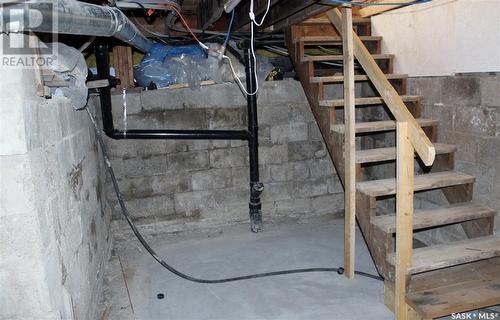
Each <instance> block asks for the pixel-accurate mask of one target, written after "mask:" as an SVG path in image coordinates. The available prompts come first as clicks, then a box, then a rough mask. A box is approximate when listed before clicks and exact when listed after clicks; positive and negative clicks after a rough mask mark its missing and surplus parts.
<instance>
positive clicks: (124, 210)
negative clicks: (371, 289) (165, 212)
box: [85, 108, 384, 283]
mask: <svg viewBox="0 0 500 320" xmlns="http://www.w3.org/2000/svg"><path fill="white" fill-rule="evenodd" d="M85 110H86V111H87V113H88V115H89V118H90V121H91V122H92V124H93V126H94V130H95V133H96V137H97V140H98V141H99V145H100V146H101V151H102V157H103V159H104V162H105V164H106V168H107V170H108V172H109V175H110V176H111V181H112V182H113V187H114V189H115V193H116V197H117V198H118V202H119V203H120V208H121V210H122V213H123V216H124V217H125V220H127V223H128V225H129V226H130V228H131V229H132V232H134V234H135V236H136V237H137V239H138V240H139V242H140V243H141V244H142V245H143V246H144V248H145V249H146V250H147V251H148V252H149V254H150V255H151V256H152V257H153V258H154V259H155V260H156V261H158V263H159V264H161V265H162V266H163V267H164V268H165V269H167V270H168V271H170V272H172V273H173V274H175V275H176V276H178V277H181V278H183V279H186V280H188V281H192V282H197V283H226V282H233V281H240V280H250V279H256V278H264V277H272V276H279V275H285V274H292V273H306V272H337V273H338V274H343V273H344V268H304V269H290V270H280V271H273V272H264V273H257V274H250V275H246V276H239V277H233V278H223V279H200V278H195V277H191V276H189V275H187V274H184V273H182V272H180V271H179V270H177V269H175V268H174V267H172V266H171V265H169V264H168V263H166V262H165V260H163V259H162V258H161V257H160V256H158V254H157V253H156V252H155V251H154V250H153V248H151V246H150V245H149V244H148V243H147V241H146V239H144V237H143V236H142V234H141V233H140V232H139V230H138V229H137V227H136V226H135V224H134V222H133V221H132V219H131V217H130V215H129V213H128V210H127V207H126V206H125V202H124V201H123V197H122V194H121V192H120V188H119V187H118V182H117V181H116V177H115V173H114V171H113V168H112V167H111V161H110V160H109V156H108V152H107V149H106V146H105V145H104V140H103V139H102V135H101V131H100V129H99V127H98V125H97V122H96V121H95V119H94V117H93V116H92V114H91V113H90V110H89V109H88V108H85ZM355 274H357V275H360V276H364V277H368V278H372V279H376V280H382V281H383V280H384V279H383V278H382V277H380V276H377V275H373V274H369V273H366V272H362V271H355Z"/></svg>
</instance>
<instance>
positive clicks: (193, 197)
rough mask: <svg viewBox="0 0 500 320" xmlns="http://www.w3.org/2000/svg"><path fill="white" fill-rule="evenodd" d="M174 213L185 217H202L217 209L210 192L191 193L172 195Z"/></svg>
mask: <svg viewBox="0 0 500 320" xmlns="http://www.w3.org/2000/svg"><path fill="white" fill-rule="evenodd" d="M174 199H175V211H176V213H177V214H182V215H187V216H202V215H203V214H204V213H209V212H213V211H215V210H216V209H218V207H217V205H216V202H215V197H214V194H213V192H212V191H193V192H186V193H177V194H175V195H174Z"/></svg>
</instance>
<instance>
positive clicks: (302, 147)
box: [288, 141, 326, 161]
mask: <svg viewBox="0 0 500 320" xmlns="http://www.w3.org/2000/svg"><path fill="white" fill-rule="evenodd" d="M325 152H326V147H325V146H324V144H323V141H293V142H289V143H288V159H289V160H290V161H298V160H306V159H312V158H314V157H322V156H324V154H325Z"/></svg>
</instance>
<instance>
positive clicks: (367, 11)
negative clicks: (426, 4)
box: [358, 0, 415, 18]
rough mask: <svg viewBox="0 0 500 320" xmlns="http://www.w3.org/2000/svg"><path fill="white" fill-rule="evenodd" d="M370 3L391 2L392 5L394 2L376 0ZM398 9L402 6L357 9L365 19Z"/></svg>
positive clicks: (402, 0) (399, 0) (406, 0)
mask: <svg viewBox="0 0 500 320" xmlns="http://www.w3.org/2000/svg"><path fill="white" fill-rule="evenodd" d="M413 1H415V0H398V1H397V2H399V3H409V2H413ZM371 2H376V3H387V2H389V3H390V2H392V3H394V2H395V1H394V0H376V1H371ZM400 7H402V6H401V5H386V6H382V5H377V6H367V7H363V8H361V9H359V11H358V14H359V15H360V16H361V17H363V18H366V17H371V16H373V15H376V14H379V13H382V12H386V11H389V10H392V9H396V8H400Z"/></svg>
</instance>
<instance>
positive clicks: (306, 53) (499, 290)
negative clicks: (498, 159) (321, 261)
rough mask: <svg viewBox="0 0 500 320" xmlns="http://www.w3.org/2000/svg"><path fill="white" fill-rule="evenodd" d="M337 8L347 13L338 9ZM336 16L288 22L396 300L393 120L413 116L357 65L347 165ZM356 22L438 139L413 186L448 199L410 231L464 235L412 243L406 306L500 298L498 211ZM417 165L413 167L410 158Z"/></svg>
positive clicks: (424, 315) (322, 123) (485, 302)
mask: <svg viewBox="0 0 500 320" xmlns="http://www.w3.org/2000/svg"><path fill="white" fill-rule="evenodd" d="M332 12H335V13H334V14H335V15H337V17H340V18H342V17H341V15H340V12H339V11H338V10H337V9H334V10H332V11H330V13H332ZM340 18H339V19H340ZM333 22H334V21H333V20H332V18H331V15H328V16H327V15H325V14H322V15H320V16H317V17H314V18H310V19H308V20H305V21H303V22H302V23H300V24H298V25H294V26H291V27H290V28H289V29H288V30H287V31H286V42H287V47H288V50H289V53H290V57H291V59H292V61H293V63H294V66H295V70H296V72H297V74H298V77H299V78H300V81H301V83H302V86H303V88H304V91H305V93H306V96H307V98H308V101H309V104H310V106H311V109H312V112H313V114H314V116H315V118H316V121H317V123H318V126H319V128H320V130H321V132H322V135H323V137H324V140H325V143H326V145H327V148H328V150H329V153H330V155H331V157H332V159H333V162H334V165H335V167H336V169H337V173H338V175H339V177H340V179H341V181H342V182H343V183H344V184H345V182H346V181H345V180H346V179H347V178H345V174H346V171H348V170H349V169H353V170H354V171H355V174H356V176H355V177H356V178H355V179H356V184H355V199H356V200H355V201H356V202H355V204H356V205H355V207H356V211H355V215H356V220H357V222H358V225H359V227H360V229H361V231H362V233H363V236H364V238H365V240H366V242H367V245H368V248H369V250H370V252H371V255H372V257H373V260H374V262H375V264H376V266H377V269H378V271H379V273H380V274H381V275H382V276H383V277H384V279H385V289H386V304H387V305H388V306H389V307H391V308H394V305H395V302H394V301H395V300H396V301H397V295H398V294H401V293H398V290H397V289H395V281H396V275H395V274H396V263H397V254H396V241H395V239H396V231H397V229H398V225H397V220H396V214H395V212H394V208H393V207H391V205H384V203H389V204H390V203H391V202H390V199H393V198H395V196H396V193H397V181H396V178H395V172H396V170H395V161H396V160H397V149H396V147H395V140H396V135H395V130H396V126H397V121H396V120H395V119H398V116H399V117H401V114H403V115H404V116H407V115H406V114H404V110H401V113H400V114H399V115H396V114H395V112H394V109H393V108H394V107H393V106H390V105H389V103H388V102H387V99H384V98H383V97H381V96H379V94H378V91H377V90H376V89H375V88H374V85H372V84H371V82H373V79H371V78H370V77H369V76H368V75H367V73H368V72H366V73H365V70H366V68H365V66H361V65H360V63H356V68H355V73H354V82H355V89H354V90H355V92H356V99H355V101H354V102H355V107H356V108H355V119H356V122H355V125H354V129H353V130H354V133H355V135H356V138H355V141H356V152H355V161H354V168H346V165H345V159H344V150H346V149H347V148H346V146H345V143H344V141H345V140H344V138H345V133H346V130H347V129H346V125H345V124H344V120H345V119H344V116H343V114H344V113H343V111H344V110H343V108H344V104H345V101H344V99H343V94H342V92H343V83H344V80H345V79H344V75H343V72H344V71H343V67H342V62H343V53H342V36H341V34H342V30H340V31H337V28H335V27H334V26H333V24H332V23H333ZM352 25H353V29H354V32H355V33H357V35H358V36H359V40H361V42H362V43H363V44H364V46H365V47H366V49H367V50H368V52H369V53H370V54H371V56H372V58H373V59H374V61H375V63H376V65H377V66H378V68H380V70H381V71H382V72H383V73H384V74H385V77H386V79H387V80H388V81H389V82H390V84H391V85H392V87H394V89H395V90H396V91H397V93H398V94H399V96H400V97H401V99H402V101H403V102H404V105H405V106H406V108H407V110H408V111H409V112H410V113H409V115H410V117H412V119H410V120H411V121H413V120H416V123H417V126H419V129H420V127H421V128H422V129H423V131H424V132H425V135H426V136H427V137H428V139H429V140H430V141H432V142H433V146H434V149H433V150H434V151H435V155H436V158H435V161H434V164H433V165H432V166H425V165H424V164H423V163H425V161H421V160H420V157H418V156H417V160H416V163H417V166H416V167H417V168H418V169H417V170H415V171H414V172H415V175H414V176H413V177H411V180H413V182H412V188H413V191H414V192H415V193H421V192H425V191H429V190H440V191H441V193H442V194H443V195H444V197H445V199H447V202H448V203H441V204H436V203H433V205H434V206H433V207H430V206H428V207H430V208H422V209H418V210H415V211H414V213H413V220H410V221H411V223H412V224H413V230H411V224H410V225H409V226H410V227H409V228H408V229H409V230H405V233H406V232H408V233H409V234H410V235H411V234H412V233H413V232H420V231H424V230H431V229H439V228H449V227H450V226H454V227H456V228H457V227H458V228H459V229H461V230H463V232H464V233H465V234H466V236H467V238H466V239H463V240H460V241H453V242H445V243H440V244H435V245H428V246H426V245H425V244H423V243H422V242H420V241H418V240H416V239H415V238H414V239H413V243H414V245H413V252H411V248H409V250H410V252H408V255H409V256H410V259H411V260H410V261H411V263H410V264H409V265H408V266H407V268H406V269H405V275H406V276H405V277H406V282H403V283H405V288H406V290H404V292H403V293H402V294H403V299H405V300H403V301H406V304H407V305H408V306H409V318H411V317H413V318H416V319H431V318H436V317H441V316H445V315H449V314H451V313H453V312H464V311H468V310H474V309H478V308H482V307H487V306H491V305H496V304H500V237H497V236H495V235H493V220H494V217H495V214H496V212H495V210H492V209H490V208H488V207H485V206H483V205H480V204H477V203H474V202H473V201H472V191H473V185H474V180H475V178H474V177H473V176H471V175H468V174H464V173H461V172H457V171H454V170H453V164H454V157H453V156H454V153H455V151H456V150H457V148H456V147H455V146H453V145H449V144H445V143H435V142H436V132H437V127H438V122H437V121H435V120H432V119H424V118H421V107H420V100H421V98H420V97H419V96H409V95H406V87H407V84H406V79H407V75H404V74H394V73H393V63H394V59H395V57H394V55H392V54H385V53H382V52H381V41H382V37H380V36H372V35H371V25H370V20H369V19H366V18H356V17H353V19H352ZM318 47H319V50H318ZM318 53H323V54H318ZM355 58H359V57H357V56H355ZM375 71H376V70H375ZM396 111H397V110H396ZM413 118H414V119H413ZM415 139H416V138H415ZM411 150H413V149H411ZM415 150H417V154H419V152H418V149H417V148H415ZM420 150H421V149H420ZM412 153H413V152H412ZM410 158H411V157H410ZM410 168H412V170H411V171H412V172H413V163H412V164H411V166H410ZM346 192H347V191H346ZM434 192H436V191H434ZM388 199H389V200H388ZM412 207H413V206H412ZM346 210H347V209H346ZM346 215H347V211H346ZM400 230H401V229H400ZM410 239H411V236H410ZM410 246H411V241H410ZM346 263H347V262H346ZM398 314H399V313H398ZM398 318H401V317H399V316H398Z"/></svg>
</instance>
